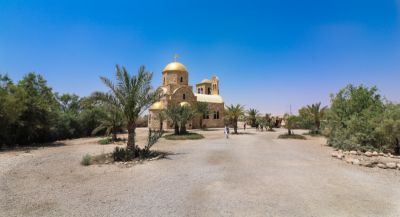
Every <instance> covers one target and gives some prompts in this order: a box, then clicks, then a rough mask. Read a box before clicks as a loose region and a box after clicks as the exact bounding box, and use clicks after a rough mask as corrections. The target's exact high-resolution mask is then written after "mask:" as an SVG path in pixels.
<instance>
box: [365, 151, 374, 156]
mask: <svg viewBox="0 0 400 217" xmlns="http://www.w3.org/2000/svg"><path fill="white" fill-rule="evenodd" d="M364 155H365V156H367V157H372V153H371V152H369V151H367V152H365V153H364Z"/></svg>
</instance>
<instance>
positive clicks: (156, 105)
mask: <svg viewBox="0 0 400 217" xmlns="http://www.w3.org/2000/svg"><path fill="white" fill-rule="evenodd" d="M162 109H164V105H163V104H162V102H155V103H154V104H153V105H151V106H150V109H149V110H162Z"/></svg>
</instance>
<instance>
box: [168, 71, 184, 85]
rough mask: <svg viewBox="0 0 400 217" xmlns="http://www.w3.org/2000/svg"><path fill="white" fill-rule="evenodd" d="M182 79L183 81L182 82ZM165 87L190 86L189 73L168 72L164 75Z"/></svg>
mask: <svg viewBox="0 0 400 217" xmlns="http://www.w3.org/2000/svg"><path fill="white" fill-rule="evenodd" d="M181 78H182V80H181ZM162 82H163V86H166V85H169V84H176V85H188V84H189V75H188V73H187V72H180V71H168V72H164V73H163V81H162Z"/></svg>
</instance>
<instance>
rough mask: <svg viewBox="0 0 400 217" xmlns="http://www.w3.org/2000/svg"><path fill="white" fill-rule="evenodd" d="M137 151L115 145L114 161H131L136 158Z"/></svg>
mask: <svg viewBox="0 0 400 217" xmlns="http://www.w3.org/2000/svg"><path fill="white" fill-rule="evenodd" d="M134 156H135V151H132V150H130V149H128V148H121V147H118V146H117V147H115V149H114V151H113V153H112V157H113V159H114V161H130V160H132V159H133V158H134Z"/></svg>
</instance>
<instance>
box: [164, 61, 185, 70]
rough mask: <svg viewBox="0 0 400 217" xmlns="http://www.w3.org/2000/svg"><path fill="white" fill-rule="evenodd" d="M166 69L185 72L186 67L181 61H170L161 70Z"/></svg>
mask: <svg viewBox="0 0 400 217" xmlns="http://www.w3.org/2000/svg"><path fill="white" fill-rule="evenodd" d="M166 71H182V72H187V69H186V67H185V66H184V65H183V64H182V63H178V62H172V63H169V64H168V65H167V66H165V68H164V70H163V72H166Z"/></svg>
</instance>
